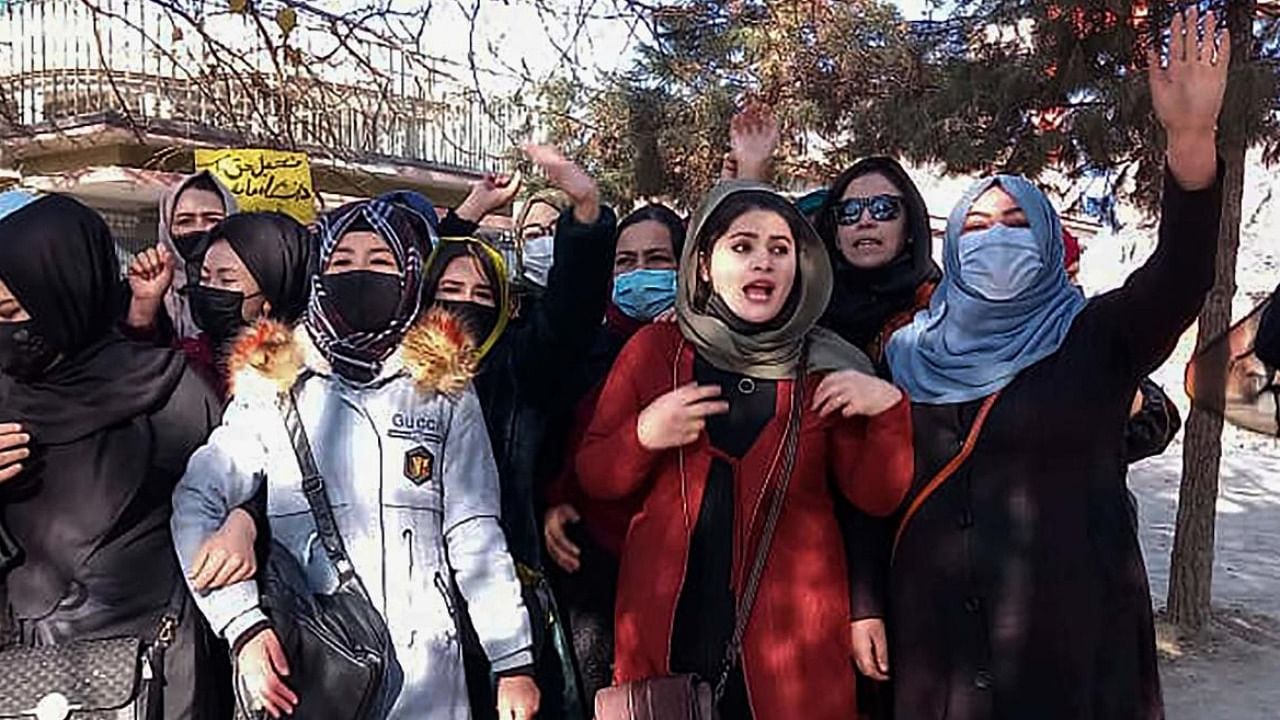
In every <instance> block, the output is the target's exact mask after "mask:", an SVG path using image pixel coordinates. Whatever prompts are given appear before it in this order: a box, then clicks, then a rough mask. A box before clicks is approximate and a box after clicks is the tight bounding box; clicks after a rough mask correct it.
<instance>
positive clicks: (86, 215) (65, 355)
mask: <svg viewBox="0 0 1280 720" xmlns="http://www.w3.org/2000/svg"><path fill="white" fill-rule="evenodd" d="M119 267H120V266H119V260H118V258H117V255H116V248H115V243H114V242H113V241H112V239H111V232H110V230H108V228H107V225H106V223H105V222H103V220H102V218H101V217H99V216H98V214H97V213H95V212H94V211H92V210H90V209H89V208H87V207H85V206H84V205H81V204H80V203H79V202H76V201H75V200H73V199H71V198H69V197H66V196H63V195H49V196H47V197H43V198H41V199H39V200H37V201H35V202H33V203H31V204H30V205H27V206H26V207H24V208H22V209H21V210H19V211H17V212H15V213H13V214H12V215H9V216H8V217H6V218H4V219H3V220H0V280H4V282H5V284H6V285H8V286H9V289H10V290H11V291H12V292H13V294H14V295H15V296H16V297H17V299H18V302H19V303H21V305H22V307H23V308H24V309H26V311H27V313H28V314H30V315H31V319H32V323H33V325H34V326H35V329H36V330H37V331H38V332H39V334H40V335H41V336H42V337H43V338H44V340H45V342H47V343H49V344H50V345H52V346H53V347H54V348H56V349H57V350H58V352H59V354H60V359H58V360H57V361H55V362H54V364H53V366H52V367H50V368H49V369H48V370H46V371H45V372H44V373H43V374H42V375H40V376H39V377H38V378H36V379H33V380H21V379H16V378H15V379H14V380H13V383H12V386H11V388H10V390H9V396H8V399H7V402H6V403H5V407H4V414H5V416H6V417H5V420H6V421H17V422H20V423H22V424H23V426H24V428H26V429H27V430H28V431H29V432H30V433H31V435H32V437H33V438H34V439H35V441H36V442H37V443H41V444H61V443H69V442H72V441H75V440H78V439H80V438H83V437H85V436H87V435H90V434H92V433H94V432H97V431H98V430H101V429H103V428H107V427H110V426H111V425H114V424H117V423H120V422H123V421H125V420H128V419H129V418H132V417H134V416H136V415H140V414H144V413H148V412H151V411H154V410H156V409H158V408H159V407H160V406H162V405H163V404H164V403H165V402H166V401H167V400H168V398H169V395H170V394H171V392H172V391H173V388H174V387H176V386H177V384H178V380H179V379H180V378H181V377H182V373H183V369H184V367H185V365H184V363H183V361H182V359H181V357H180V356H179V355H178V354H177V353H174V352H172V351H169V350H161V349H158V348H153V347H147V346H144V345H140V344H135V343H130V342H128V341H126V340H125V339H124V338H123V337H121V336H120V335H119V333H118V332H117V331H116V329H115V322H116V309H117V308H119V307H120V297H121V296H120V293H121V292H122V290H123V287H122V283H121V281H120V275H119V272H120V271H119Z"/></svg>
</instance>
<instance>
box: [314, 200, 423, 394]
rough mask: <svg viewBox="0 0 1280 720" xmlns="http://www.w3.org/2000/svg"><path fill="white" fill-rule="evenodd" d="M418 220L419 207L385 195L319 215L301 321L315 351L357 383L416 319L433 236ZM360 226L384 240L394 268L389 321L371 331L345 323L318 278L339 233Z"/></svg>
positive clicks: (378, 367)
mask: <svg viewBox="0 0 1280 720" xmlns="http://www.w3.org/2000/svg"><path fill="white" fill-rule="evenodd" d="M424 220H425V218H424V216H423V214H422V213H421V212H419V211H417V210H416V209H412V210H411V209H407V208H405V207H404V206H403V205H402V204H401V203H399V202H396V201H394V200H393V199H390V198H386V197H380V198H374V199H373V200H364V201H360V202H354V203H349V204H347V205H343V206H342V207H340V208H338V209H337V210H334V211H333V212H331V213H328V214H326V215H323V216H322V217H321V218H320V228H319V232H318V234H319V247H318V248H317V254H316V258H315V263H314V264H313V266H312V272H311V297H310V299H309V301H308V305H307V313H306V324H307V329H308V331H309V332H310V334H311V338H312V340H314V341H315V343H316V346H317V347H318V348H319V349H320V352H321V353H322V354H323V355H324V356H325V358H326V359H327V360H328V361H329V362H330V363H331V364H332V365H333V366H334V368H335V369H336V370H338V371H339V372H340V374H342V375H343V376H344V377H348V378H350V379H352V380H356V381H357V382H368V381H371V380H373V379H374V378H376V377H377V376H378V375H379V374H380V373H381V372H382V362H383V361H384V360H386V359H387V358H388V357H390V356H391V353H393V352H395V349H396V348H397V347H399V345H400V341H401V340H402V339H403V338H404V334H405V332H406V331H407V330H408V329H409V328H410V326H412V325H413V322H414V320H415V319H416V318H417V316H418V309H419V308H420V307H421V303H422V274H423V267H424V263H425V260H426V257H427V255H428V253H430V252H431V248H432V246H434V244H435V241H436V229H435V226H434V225H432V224H431V223H430V222H424ZM365 229H368V230H372V231H373V232H376V233H377V234H378V235H379V236H380V237H381V238H382V239H383V241H384V242H386V243H387V247H389V248H390V249H391V253H392V255H393V256H394V257H395V259H396V264H397V265H398V266H399V268H400V303H399V305H398V306H397V307H396V311H395V314H394V316H393V318H392V321H391V324H390V325H388V326H387V327H386V328H384V329H382V330H379V331H377V332H358V331H355V330H353V329H351V328H350V327H348V326H347V324H346V322H345V321H344V320H343V318H342V313H341V312H340V310H339V308H338V307H336V306H335V305H334V304H333V300H331V299H330V298H329V297H328V293H327V292H326V291H325V289H324V284H323V283H322V282H321V279H322V277H323V275H324V269H325V268H326V267H328V265H329V260H330V259H331V258H332V257H333V251H334V249H335V248H337V246H338V242H339V241H340V240H341V239H342V236H343V235H344V234H346V233H347V232H351V231H356V230H365Z"/></svg>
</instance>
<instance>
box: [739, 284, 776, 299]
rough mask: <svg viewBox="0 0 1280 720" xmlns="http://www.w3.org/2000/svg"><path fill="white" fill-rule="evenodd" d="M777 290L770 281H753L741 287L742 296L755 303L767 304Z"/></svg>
mask: <svg viewBox="0 0 1280 720" xmlns="http://www.w3.org/2000/svg"><path fill="white" fill-rule="evenodd" d="M776 288H777V286H776V285H775V284H774V282H773V281H772V280H755V281H752V282H749V283H747V284H746V285H744V286H743V287H742V296H743V297H744V298H746V299H747V300H749V301H750V302H755V303H767V302H769V301H770V300H772V299H773V292H774V290H775V289H776Z"/></svg>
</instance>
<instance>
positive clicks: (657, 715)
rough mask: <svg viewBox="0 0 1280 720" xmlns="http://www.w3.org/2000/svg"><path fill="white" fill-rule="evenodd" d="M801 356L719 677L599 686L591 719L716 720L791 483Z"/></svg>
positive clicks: (801, 390)
mask: <svg viewBox="0 0 1280 720" xmlns="http://www.w3.org/2000/svg"><path fill="white" fill-rule="evenodd" d="M806 360H807V353H802V354H801V357H800V371H799V372H798V373H797V377H796V380H795V384H794V385H793V386H792V392H791V412H790V413H789V415H788V418H787V430H786V435H785V437H784V438H783V441H782V442H783V456H782V473H781V474H780V476H779V479H778V483H777V485H778V487H777V489H776V491H775V494H774V496H773V500H772V502H771V503H770V504H769V514H768V515H767V516H766V517H765V523H764V529H763V530H762V531H761V534H760V543H759V545H758V546H757V548H756V555H755V560H754V562H753V564H752V566H751V574H750V575H748V576H747V584H746V585H745V586H744V587H743V591H742V597H741V598H740V599H739V601H738V609H737V610H738V611H737V622H736V623H735V625H734V628H733V637H732V638H731V639H730V640H729V645H728V647H727V649H726V651H725V658H724V665H723V669H722V670H721V673H720V678H719V680H718V681H717V682H716V684H715V686H714V688H713V687H712V685H711V684H710V683H708V682H706V681H705V680H703V679H701V678H699V677H697V676H696V675H688V674H685V675H669V676H666V677H653V678H645V679H644V680H637V681H635V682H629V683H626V684H623V685H615V686H614V687H610V688H604V689H603V690H600V691H599V692H597V693H596V718H595V720H717V717H718V716H717V713H716V706H717V705H719V704H720V699H721V698H722V697H723V696H724V690H725V686H726V684H727V683H728V681H729V675H730V673H732V672H733V668H734V666H736V665H737V662H738V658H739V656H740V654H741V652H742V638H743V636H744V635H745V634H746V631H747V621H748V620H749V619H750V618H751V608H752V606H754V605H755V601H756V593H757V591H758V590H759V589H760V578H761V577H762V576H763V575H764V565H765V561H766V560H767V559H768V557H769V546H770V545H771V544H772V543H773V534H774V530H776V529H777V527H778V518H779V517H780V516H781V515H782V506H783V504H784V503H785V502H786V498H787V488H788V487H789V486H790V484H791V471H792V469H793V468H794V467H795V464H796V447H797V445H798V444H799V441H800V417H801V416H802V415H803V414H804V384H805V370H804V366H805V362H806ZM765 487H766V489H767V488H768V487H769V483H768V482H767V481H766V483H765Z"/></svg>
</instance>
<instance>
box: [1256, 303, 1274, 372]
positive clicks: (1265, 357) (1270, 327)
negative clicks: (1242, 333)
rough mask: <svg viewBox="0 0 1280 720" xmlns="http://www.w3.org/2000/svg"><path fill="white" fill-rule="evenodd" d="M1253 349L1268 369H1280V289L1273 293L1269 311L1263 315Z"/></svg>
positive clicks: (1265, 311)
mask: <svg viewBox="0 0 1280 720" xmlns="http://www.w3.org/2000/svg"><path fill="white" fill-rule="evenodd" d="M1253 349H1254V352H1256V353H1257V354H1258V359H1259V360H1261V361H1262V362H1264V363H1266V364H1267V366H1268V367H1272V368H1277V367H1280V287H1277V288H1276V291H1275V292H1273V293H1271V299H1270V300H1269V301H1268V305H1267V309H1266V310H1264V311H1263V313H1262V320H1261V322H1259V323H1258V336H1257V337H1256V338H1255V339H1254V341H1253Z"/></svg>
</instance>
